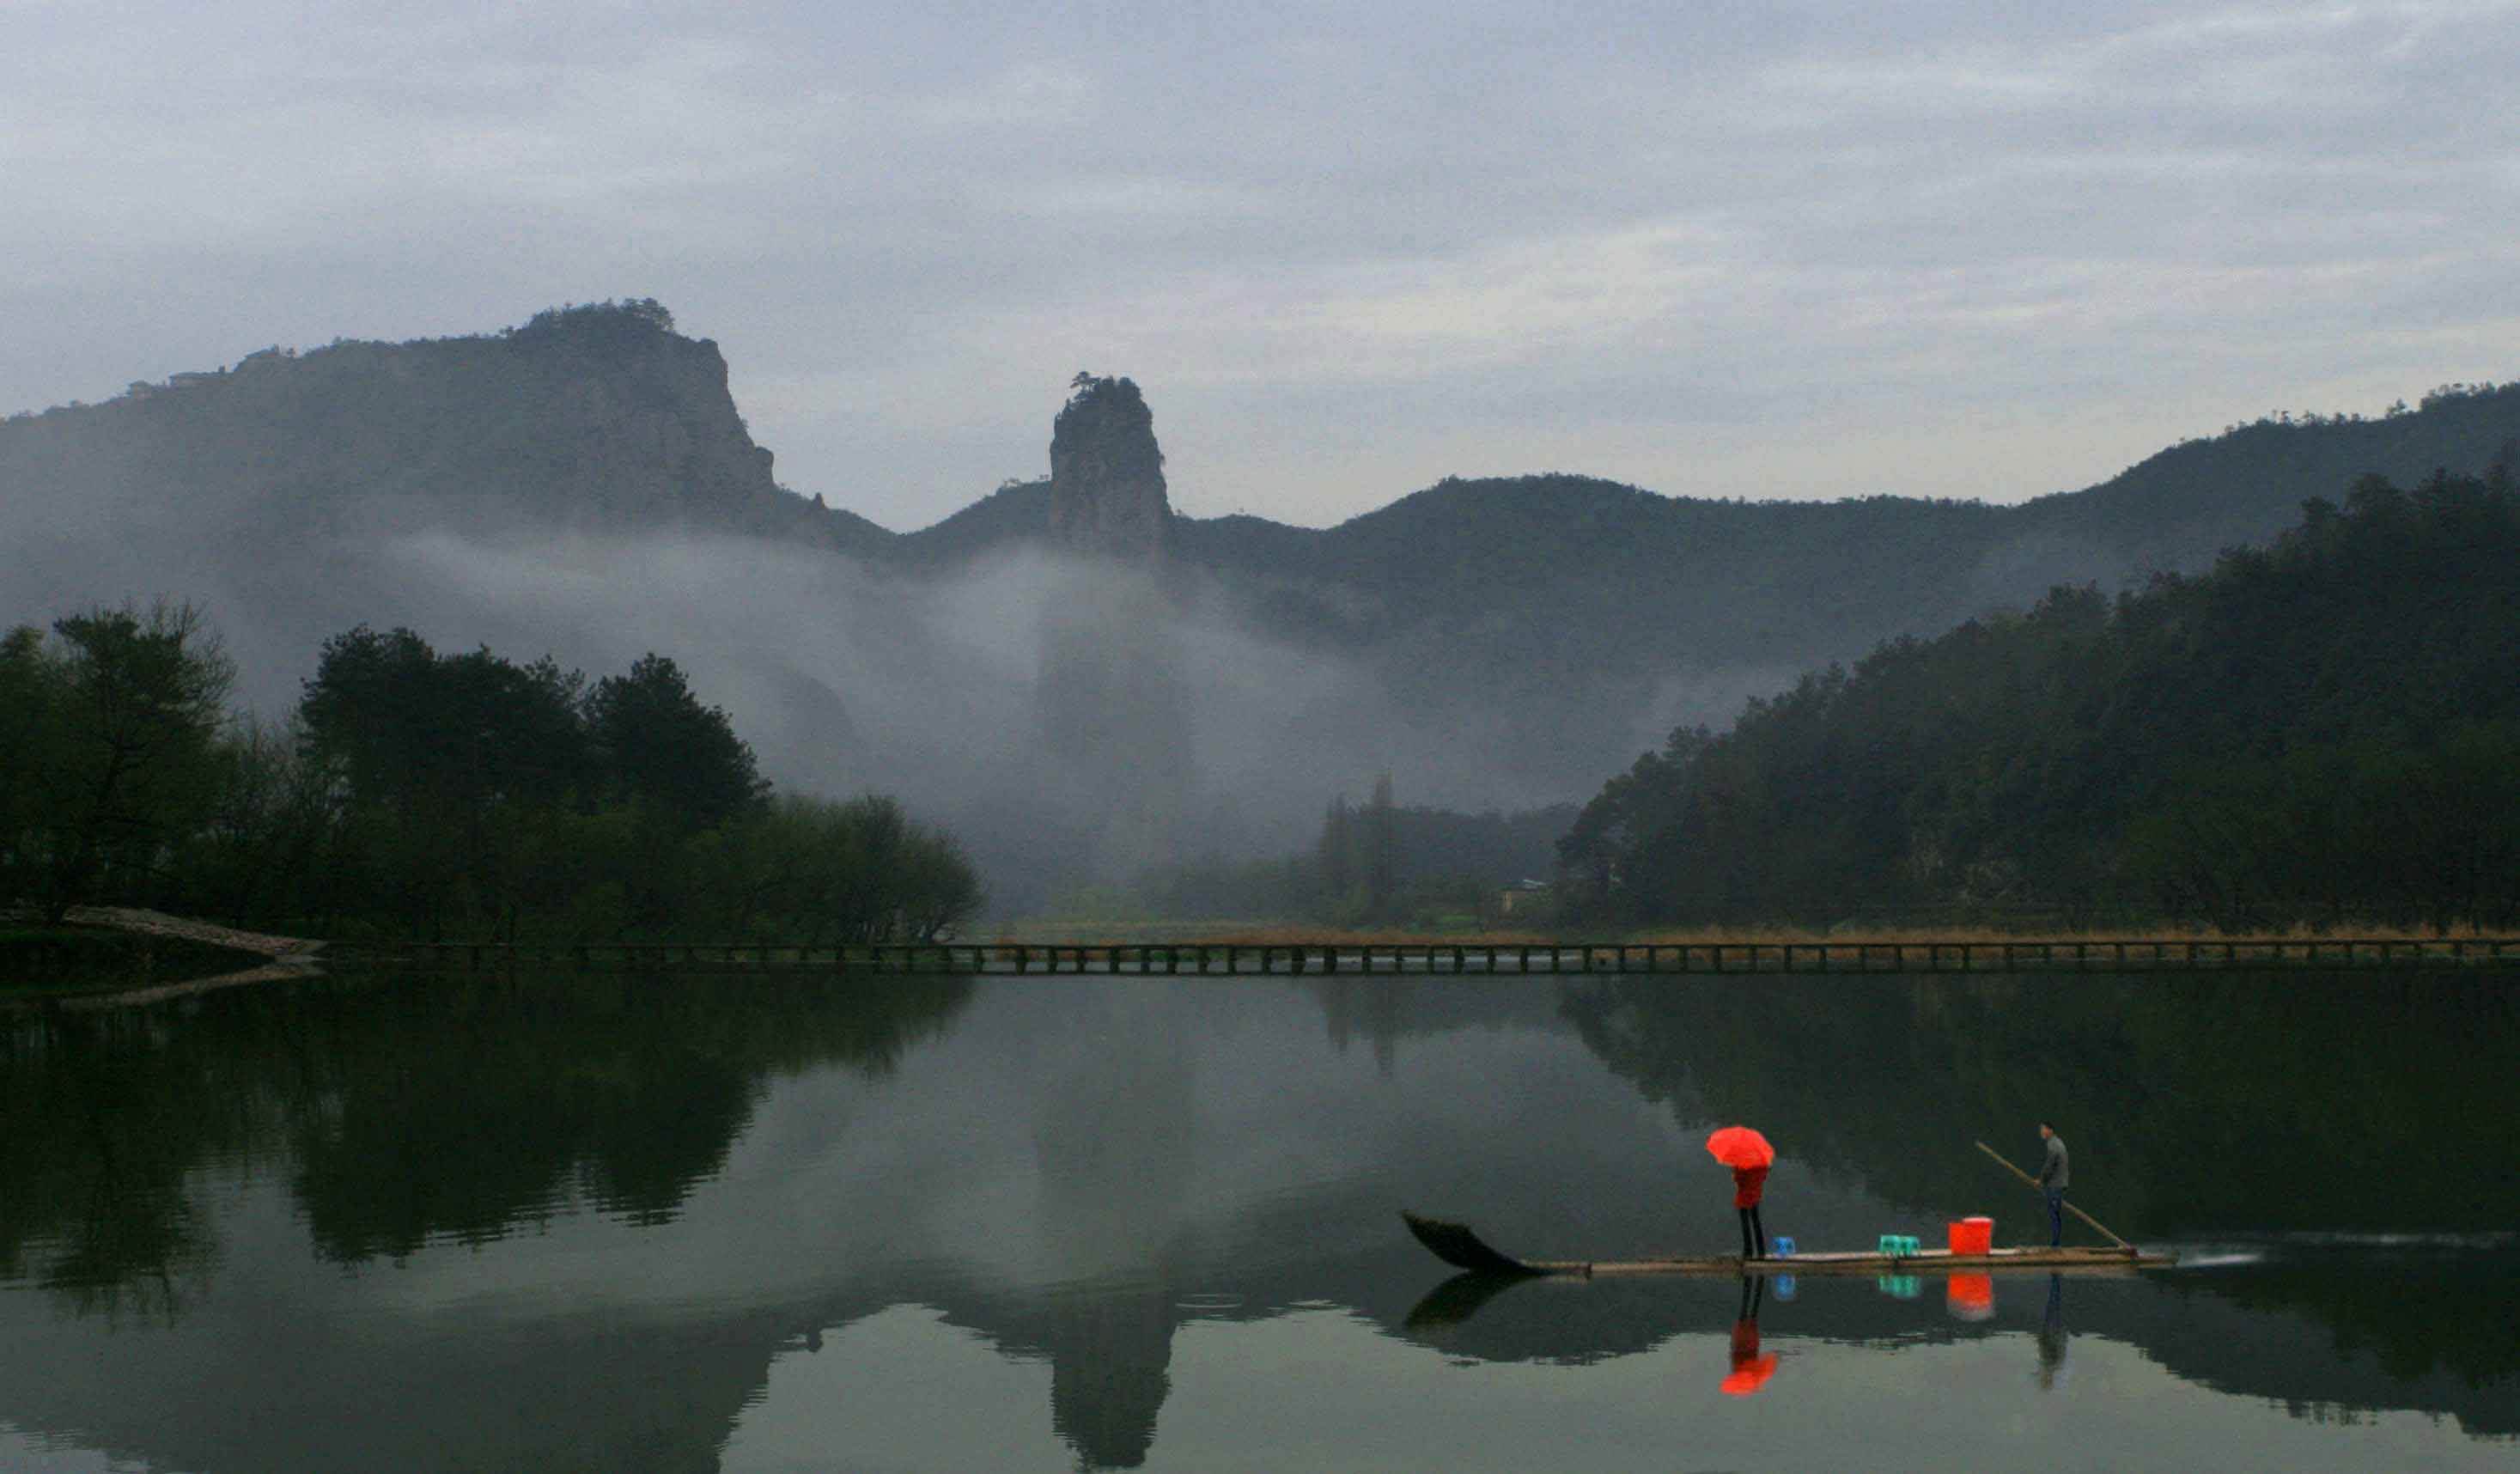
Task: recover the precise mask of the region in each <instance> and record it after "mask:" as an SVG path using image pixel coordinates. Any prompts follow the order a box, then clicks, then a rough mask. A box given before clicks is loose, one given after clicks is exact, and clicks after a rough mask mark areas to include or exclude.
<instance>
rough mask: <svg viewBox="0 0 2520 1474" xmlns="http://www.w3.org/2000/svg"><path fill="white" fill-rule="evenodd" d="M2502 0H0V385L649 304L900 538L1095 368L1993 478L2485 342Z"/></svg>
mask: <svg viewBox="0 0 2520 1474" xmlns="http://www.w3.org/2000/svg"><path fill="white" fill-rule="evenodd" d="M2514 57H2520V3H2476V4H2461V3H2444V4H2372V5H2359V4H2357V5H2336V6H2318V5H2269V6H2264V7H2256V8H2252V7H2232V8H2214V7H2212V6H2198V5H2183V6H2168V5H2144V4H2114V3H2112V4H2090V5H2075V6H2058V5H2041V4H2030V3H1987V4H1945V3H1931V0H1927V3H1905V4H1899V5H1891V6H1882V5H1878V4H1874V3H1867V4H1864V5H1861V6H1845V7H1838V6H1830V5H1764V4H1763V5H1749V4H1727V3H1717V4H1703V3H1693V4H1686V5H1681V4H1673V3H1671V0H1650V3H1638V4H1632V5H1596V6H1570V5H1566V4H1563V3H1558V4H1542V3H1537V0H1534V3H1528V4H1524V3H1513V0H1504V3H1478V0H1468V3H1463V0H1452V3H1445V4H1426V5H1417V4H1389V3H1375V0H1351V3H1343V4H1337V5H1324V6H1318V7H1313V6H1276V7H1267V6H1253V5H1250V4H1248V3H1245V0H1233V3H1210V0H1164V3H1162V4H1147V5H1138V4H1121V3H1109V4H1087V5H1082V6H1036V7H1006V6H1001V5H996V4H989V5H977V4H966V3H962V0H929V3H926V4H922V5H917V6H900V7H875V6H853V5H793V6H789V5H772V4H764V5H735V4H728V3H725V0H710V3H705V4H691V5H684V6H676V5H652V6H628V5H596V4H577V5H547V4H532V3H525V4H518V3H501V4H496V5H470V4H466V5H431V4H417V5H415V4H398V5H393V6H384V5H363V6H349V5H334V6H325V5H309V6H287V5H279V4H272V3H265V0H236V3H232V4H227V5H219V6H203V5H200V4H189V3H188V4H173V3H143V4H112V3H98V0H76V3H61V4H55V3H50V0H0V410H13V409H19V408H41V407H43V406H46V405H50V404H56V403H61V402H64V401H67V400H70V399H74V398H76V399H88V400H95V399H102V398H107V397H110V396H112V394H114V393H116V392H118V391H119V390H120V389H121V388H122V386H123V385H124V384H125V383H126V382H127V381H129V380H135V379H162V378H164V377H165V376H166V375H167V374H169V373H172V372H175V371H179V370H187V369H199V368H209V367H216V366H218V365H222V364H226V363H231V362H233V361H234V360H236V359H237V358H239V357H240V356H242V355H244V354H246V353H248V352H250V351H252V350H254V349H256V348H259V347H262V346H265V345H268V344H271V343H274V342H279V343H286V344H291V345H295V346H312V345H316V344H320V343H323V342H326V341H329V340H331V339H332V338H335V337H337V336H351V337H377V338H404V337H413V336H435V335H449V334H459V333H470V332H483V331H491V330H495V329H497V328H500V327H503V326H507V325H510V324H514V323H517V322H520V321H522V320H523V319H524V318H525V317H527V316H528V315H530V314H531V313H532V312H534V311H535V310H536V309H538V308H541V307H544V306H548V305H551V304H554V303H558V302H562V301H569V300H579V301H583V300H589V299H596V298H603V297H609V296H624V295H641V296H645V295H653V296H656V297H658V298H660V299H662V300H663V301H664V302H665V303H666V304H667V305H669V306H670V307H672V308H673V309H674V311H675V313H676V315H677V317H678V318H679V320H680V322H681V325H682V327H683V329H684V331H686V332H688V333H691V334H693V335H698V336H708V337H714V338H716V339H717V340H718V342H719V343H720V344H721V345H722V346H723V348H724V349H725V351H726V355H727V358H728V360H729V361H730V363H731V364H732V365H733V371H734V387H735V393H736V398H737V402H738V404H739V405H740V406H741V408H742V410H743V411H744V413H745V414H746V416H747V417H748V418H749V420H750V423H751V426H752V430H753V433H754V435H755V437H756V438H757V439H759V440H760V441H761V442H762V443H764V444H766V445H768V446H770V447H771V448H772V449H773V450H774V451H776V452H777V453H778V457H779V460H778V470H779V474H780V478H781V479H782V480H783V481H784V482H786V483H787V485H789V486H790V487H792V488H794V489H795V490H797V491H800V492H804V493H809V494H810V493H816V492H819V493H821V494H823V495H824V496H825V497H826V498H827V499H829V500H830V501H832V502H833V503H835V504H837V505H840V506H845V507H851V508H854V509H856V510H858V511H860V512H863V513H865V514H868V515H871V516H873V517H875V518H876V519H877V520H878V521H880V522H883V523H885V524H887V525H889V526H894V527H903V528H907V527H913V526H919V525H922V524H924V523H926V522H929V521H932V520H934V519H936V518H937V517H939V516H942V515H944V514H947V513H949V512H951V511H953V510H954V509H955V508H957V507H959V506H961V505H963V504H964V503H966V502H967V501H969V500H971V499H972V498H973V497H975V496H977V495H979V494H981V493H983V492H985V491H987V490H988V489H989V488H990V487H992V486H994V485H995V484H996V483H997V482H998V481H1000V480H1001V479H1003V478H1005V477H1007V476H1014V475H1021V476H1030V475H1036V474H1040V473H1042V472H1044V471H1045V470H1046V469H1047V461H1048V455H1047V446H1048V441H1049V432H1050V420H1051V416H1052V415H1053V414H1054V413H1055V412H1056V410H1057V406H1058V403H1059V401H1060V399H1061V398H1062V396H1063V394H1064V392H1065V384H1066V380H1067V379H1068V377H1069V376H1070V375H1071V374H1073V373H1074V372H1075V371H1076V370H1078V369H1080V368H1087V369H1092V370H1095V371H1096V372H1099V373H1125V374H1128V375H1131V376H1133V377H1134V378H1136V379H1137V380H1139V381H1140V382H1141V383H1142V384H1144V385H1145V386H1146V389H1147V391H1148V398H1149V401H1150V403H1151V404H1152V405H1153V407H1154V412H1155V423H1156V431H1157V433H1158V434H1159V435H1160V436H1161V438H1162V440H1163V444H1164V448H1165V451H1166V454H1167V457H1168V467H1167V469H1168V472H1169V474H1170V476H1171V479H1172V487H1173V496H1174V500H1175V502H1176V504H1177V505H1178V506H1179V507H1181V508H1182V509H1183V510H1184V511H1187V512H1191V513H1194V514H1219V513H1225V512H1232V511H1248V512H1252V513H1257V514H1264V515H1268V516H1273V517H1277V518H1279V519H1282V520H1287V521H1297V522H1306V523H1314V524H1324V523H1328V522H1334V521H1337V520H1339V519H1341V518H1343V517H1346V516H1349V515H1352V514H1356V513H1358V512H1362V511H1366V510H1369V509H1371V508H1373V507H1374V506H1378V505H1380V504H1382V503H1384V502H1387V501H1390V500H1392V499H1393V498H1395V497H1398V496H1400V495H1403V494H1405V493H1407V492H1409V491H1411V490H1414V489H1416V488H1418V487H1419V486H1423V485H1425V484H1427V483H1428V482H1430V481H1433V480H1435V479H1437V478H1439V477H1441V476H1443V475H1445V474H1448V473H1459V474H1465V475H1476V474H1506V473H1514V472H1521V471H1531V470H1548V469H1564V470H1578V471H1588V472H1593V473H1597V474H1601V475H1606V476H1612V477H1616V478H1619V479H1622V480H1628V481H1633V482H1636V483H1638V484H1640V485H1643V486H1647V487H1650V488H1652V489H1654V490H1657V491H1663V492H1669V493H1675V494H1696V495H1719V496H1720V495H1741V496H1751V497H1776V496H1786V497H1804V498H1831V497H1838V496H1847V495H1858V494H1864V493H1868V492H1874V491H1892V492H1902V493H1913V494H1927V495H1958V496H1975V497H1986V498H1990V499H2000V500H2011V499H2017V498H2020V497H2023V496H2029V495H2036V494H2038V493H2041V492H2046V491H2052V490H2059V489H2065V488H2069V487H2074V486H2080V485H2084V484H2087V483H2089V482H2092V481H2094V480H2097V479H2100V478H2102V477H2105V476H2107V475H2109V474H2112V473H2114V472H2115V471H2117V470H2119V469H2122V468H2123V467H2125V466H2126V465H2128V464H2129V463H2131V462H2132V461H2134V460H2136V459H2139V458H2140V457H2141V456H2143V455H2144V454H2147V453H2148V452H2150V451H2152V450H2155V449H2158V448H2159V447H2161V446H2162V445H2164V444H2167V443H2169V442H2170V441H2173V440H2175V439H2178V438H2179V437H2181V436H2183V435H2193V434H2207V433H2212V432H2214V431H2216V430H2218V429H2220V428H2221V427H2222V426H2224V425H2225V424H2228V423H2229V422H2231V421H2233V420H2236V419H2245V418H2251V417H2254V416H2255V415H2257V414H2259V413H2262V412H2265V411H2268V410H2273V409H2277V408H2289V409H2321V410H2325V409H2361V410H2364V411H2366V412H2367V411H2377V410H2379V409H2380V408H2382V407H2383V406H2385V405H2386V404H2387V403H2388V402H2389V401H2390V400H2391V399H2393V398H2396V397H2398V396H2400V395H2405V396H2406V397H2408V398H2409V399H2411V398H2413V397H2415V396H2416V395H2418V394H2420V392H2421V391H2423V390H2424V389H2426V388H2428V387H2430V386H2432V385H2434V384H2436V383H2440V382H2443V381H2447V380H2476V379H2489V378H2490V379H2509V378H2513V377H2515V376H2520V229H2516V228H2515V227H2520V207H2515V206H2520V130H2515V128H2514V126H2513V122H2514V118H2515V115H2520V113H2515V105H2514V103H2513V101H2512V97H2513V86H2514V82H2513V75H2514V73H2513V67H2512V59H2513V58H2514Z"/></svg>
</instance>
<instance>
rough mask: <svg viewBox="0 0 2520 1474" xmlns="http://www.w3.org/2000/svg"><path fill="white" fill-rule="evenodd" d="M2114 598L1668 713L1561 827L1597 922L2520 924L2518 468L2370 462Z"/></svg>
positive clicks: (1996, 621) (2084, 597) (2057, 608)
mask: <svg viewBox="0 0 2520 1474" xmlns="http://www.w3.org/2000/svg"><path fill="white" fill-rule="evenodd" d="M2304 514H2305V516H2304V520H2303V521H2302V522H2301V523H2300V525H2299V526H2297V527H2296V528H2295V529H2293V530H2292V531H2291V532H2289V533H2288V534H2286V535H2285V536H2284V537H2282V538H2281V539H2280V540H2279V541H2278V542H2277V543H2276V544H2275V545H2274V546H2273V547H2272V548H2267V549H2241V550H2234V551H2230V552H2227V553H2226V554H2225V555H2224V556H2223V558H2221V560H2220V561H2219V562H2218V563H2217V564H2216V566H2215V567H2214V568H2213V569H2212V570H2211V571H2210V572H2208V573H2204V574H2200V575H2196V576H2192V577H2176V576H2164V577H2160V578H2156V579H2155V580H2154V581H2153V582H2152V583H2151V585H2150V586H2149V587H2148V588H2146V589H2144V590H2143V591H2141V592H2139V593H2132V594H2128V595H2125V596H2122V597H2120V598H2118V599H2116V600H2114V601H2112V600H2110V599H2108V598H2106V597H2103V596H2102V595H2101V594H2099V593H2098V592H2097V591H2096V590H2094V589H2092V588H2089V587H2085V588H2068V589H2058V590H2056V591H2054V592H2053V593H2051V594H2050V595H2049V596H2048V598H2047V599H2046V600H2044V601H2042V602H2041V603H2039V604H2038V605H2037V606H2036V607H2035V608H2033V609H2031V610H2029V611H2028V612H2027V613H2021V614H2009V615H2002V616H1994V617H1988V618H1983V619H1978V620H1973V621H1971V622H1969V623H1967V624H1964V625H1962V626H1960V627H1959V628H1958V629H1956V630H1954V631H1952V632H1951V633H1949V634H1947V635H1944V636H1942V637H1941V638H1939V639H1935V640H1930V641H1916V640H1902V641H1897V642H1893V643H1890V644H1887V645H1884V646H1882V647H1880V648H1877V649H1876V650H1874V651H1873V653H1872V654H1870V655H1869V656H1868V657H1867V658H1865V659H1864V660H1862V661H1860V662H1859V663H1858V664H1857V665H1856V666H1855V667H1854V668H1853V669H1852V670H1846V669H1840V668H1837V667H1831V668H1829V669H1828V670H1826V671H1823V672H1821V673H1818V674H1814V675H1810V676H1807V677H1805V678H1804V679H1803V680H1802V681H1801V682H1800V683H1799V684H1798V685H1797V686H1795V687H1794V689H1793V690H1791V691H1789V692H1785V693H1783V694H1781V695H1779V696H1777V697H1775V698H1773V699H1766V700H1757V701H1753V702H1751V703H1750V705H1749V706H1748V708H1747V709H1746V710H1745V711H1744V712H1743V714H1742V716H1741V718H1740V720H1739V721H1738V723H1737V724H1736V725H1735V727H1734V728H1733V730H1732V731H1731V732H1729V733H1726V734H1724V735H1722V736H1717V735H1714V734H1712V733H1710V732H1708V731H1707V730H1705V729H1703V728H1686V729H1682V730H1679V731H1675V732H1674V733H1673V734H1672V735H1671V737H1670V739H1669V741H1668V742H1666V743H1665V745H1664V746H1663V748H1662V750H1660V751H1659V752H1653V753H1648V754H1646V755H1644V756H1643V757H1642V758H1640V759H1639V760H1638V761H1637V763H1636V765H1635V767H1634V768H1632V769H1631V770H1630V771H1628V772H1627V773H1625V774H1623V775H1621V776H1619V777H1618V778H1615V779H1613V780H1611V782H1609V783H1608V784H1606V785H1605V786H1604V787H1603V788H1602V790H1601V792H1600V793H1599V794H1598V796H1597V797H1595V798H1594V800H1593V801H1592V802H1591V803H1590V804H1588V805H1587V806H1586V807H1585V809H1584V811H1583V813H1582V814H1581V816H1580V817H1579V818H1578V820H1577V821H1576V824H1575V826H1573V828H1572V829H1571V830H1570V831H1569V832H1568V834H1567V835H1566V836H1565V838H1564V839H1563V840H1562V841H1561V842H1560V845H1559V854H1560V859H1561V863H1562V867H1563V881H1564V889H1565V891H1566V893H1567V898H1568V901H1569V903H1570V904H1571V905H1572V906H1573V907H1575V908H1576V909H1577V911H1578V912H1579V914H1581V915H1584V916H1590V917H1593V918H1598V919H1603V920H1616V921H1629V922H1645V921H1665V920H1690V921H1698V920H1705V921H1743V920H1767V919H1796V920H1803V921H1811V922H1828V921H1832V920H1837V919H1842V918H1845V917H1847V916H1852V915H1860V914H1870V915H1909V916H1917V915H1935V916H1944V917H1949V916H1953V915H1955V914H1963V915H1965V914H1975V915H1980V916H1988V917H2000V916H2006V915H2013V916H2038V917H2041V918H2042V919H2054V920H2061V921H2063V922H2065V923H2066V924H2076V923H2081V922H2088V921H2092V920H2095V919H2099V918H2102V917H2128V918H2134V917H2141V918H2155V919H2166V920H2171V921H2177V922H2212V923H2215V924H2219V925H2222V926H2225V927H2255V926H2267V925H2280V924H2308V925H2314V926H2330V927H2333V926H2344V925H2350V924H2352V923H2354V922H2358V921H2374V922H2385V923H2390V924H2395V925H2411V924H2429V925H2432V926H2435V927H2440V928H2448V927H2451V926H2453V925H2459V924H2465V925H2469V926H2476V927H2499V926H2508V925H2511V924H2513V922H2514V921H2515V920H2520V680H2515V679H2514V675H2513V666H2512V663H2511V659H2512V651H2514V650H2515V649H2520V494H2515V491H2514V488H2513V486H2512V485H2511V482H2510V479H2509V477H2508V475H2507V474H2506V473H2505V472H2503V471H2501V470H2497V471H2495V472H2493V473H2491V474H2489V475H2488V476H2485V477H2481V478H2480V477H2464V476H2453V475H2448V474H2436V475H2435V476H2433V477H2432V478H2431V479H2429V480H2427V481H2425V482H2424V483H2423V484H2422V485H2420V486H2418V487H2416V488H2414V489H2412V490H2402V489H2400V488H2399V487H2397V486H2395V485H2392V484H2391V483H2389V482H2388V481H2386V480H2384V479H2381V478H2378V477H2366V478H2364V479H2363V480H2362V481H2361V482H2358V483H2357V484H2356V485H2355V487H2354V489H2353V491H2352V494H2351V495H2350V497H2349V498H2348V500H2347V503H2346V505H2345V506H2344V507H2343V508H2341V509H2340V508H2338V507H2336V506H2334V505H2333V504H2331V503H2328V502H2326V501H2324V500H2314V501H2311V502H2309V503H2306V504H2304Z"/></svg>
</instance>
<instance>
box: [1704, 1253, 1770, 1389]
mask: <svg viewBox="0 0 2520 1474" xmlns="http://www.w3.org/2000/svg"><path fill="white" fill-rule="evenodd" d="M1767 1291H1768V1276H1766V1275H1765V1274H1744V1275H1742V1276H1741V1314H1740V1315H1738V1316H1736V1317H1734V1318H1733V1345H1732V1351H1733V1369H1732V1370H1731V1371H1728V1372H1726V1373H1725V1374H1724V1380H1723V1382H1722V1383H1720V1384H1719V1385H1718V1388H1717V1390H1718V1391H1720V1392H1722V1393H1723V1394H1724V1395H1725V1396H1726V1397H1735V1398H1746V1397H1756V1396H1757V1395H1758V1394H1759V1393H1761V1392H1763V1391H1765V1390H1766V1389H1767V1386H1768V1379H1769V1378H1770V1377H1773V1376H1775V1375H1776V1374H1777V1354H1776V1353H1775V1352H1769V1353H1767V1354H1765V1355H1764V1356H1763V1355H1761V1354H1760V1351H1759V1303H1760V1301H1761V1300H1762V1299H1764V1298H1765V1297H1766V1295H1767Z"/></svg>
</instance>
